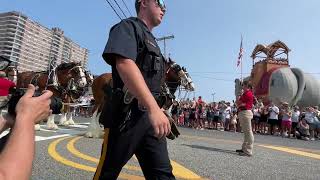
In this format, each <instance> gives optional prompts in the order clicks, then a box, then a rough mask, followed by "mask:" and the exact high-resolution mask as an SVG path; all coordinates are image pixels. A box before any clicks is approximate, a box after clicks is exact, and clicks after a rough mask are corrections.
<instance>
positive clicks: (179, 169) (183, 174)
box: [48, 137, 202, 180]
mask: <svg viewBox="0 0 320 180" xmlns="http://www.w3.org/2000/svg"><path fill="white" fill-rule="evenodd" d="M67 138H70V137H66V138H61V139H58V140H56V141H53V142H52V143H51V144H50V145H49V147H48V153H49V155H50V156H51V157H53V159H55V160H56V161H58V162H60V163H62V164H65V165H67V166H71V167H74V168H77V169H81V170H85V171H90V172H95V171H96V168H95V167H91V166H86V165H83V164H79V163H76V162H73V161H70V160H68V159H66V158H64V157H62V156H61V155H60V154H59V153H58V152H57V151H56V146H57V145H58V144H59V143H60V142H61V141H63V140H65V139H67ZM80 138H81V137H75V138H73V139H71V141H69V142H68V143H67V149H68V151H70V152H71V153H72V154H73V155H75V156H77V157H79V158H82V159H85V160H87V161H91V162H94V163H98V162H99V159H97V158H94V157H92V156H88V155H86V154H83V153H81V152H80V151H78V150H77V149H76V148H75V143H76V141H78V140H79V139H80ZM171 164H172V167H173V173H174V175H175V176H176V177H179V178H183V179H194V180H195V179H199V180H200V179H202V178H201V177H200V176H198V175H197V174H195V173H194V172H192V171H190V170H189V169H187V168H185V167H183V166H182V165H180V164H179V163H177V162H175V161H171ZM124 168H126V169H129V170H134V171H141V168H140V167H136V166H129V165H126V166H125V167H124ZM119 177H120V178H123V179H127V178H128V179H132V180H135V179H141V177H140V176H133V175H129V174H125V173H121V174H120V176H119ZM142 179H143V178H142Z"/></svg>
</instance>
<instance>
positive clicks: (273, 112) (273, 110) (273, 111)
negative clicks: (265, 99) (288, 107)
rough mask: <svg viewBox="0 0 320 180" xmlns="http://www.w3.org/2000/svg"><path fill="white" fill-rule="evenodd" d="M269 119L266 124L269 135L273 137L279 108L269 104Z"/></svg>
mask: <svg viewBox="0 0 320 180" xmlns="http://www.w3.org/2000/svg"><path fill="white" fill-rule="evenodd" d="M268 110H269V118H268V124H269V127H270V128H269V129H270V131H269V133H270V134H271V135H273V134H274V133H275V130H276V128H277V127H278V125H279V123H278V115H279V108H278V107H277V106H276V105H275V104H274V103H273V102H271V103H270V106H269V109H268Z"/></svg>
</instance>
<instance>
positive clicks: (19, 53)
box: [0, 11, 89, 72]
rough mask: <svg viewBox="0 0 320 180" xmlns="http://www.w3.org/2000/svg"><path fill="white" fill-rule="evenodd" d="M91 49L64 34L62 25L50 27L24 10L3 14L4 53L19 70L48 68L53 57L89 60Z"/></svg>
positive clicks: (1, 47)
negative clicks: (23, 11)
mask: <svg viewBox="0 0 320 180" xmlns="http://www.w3.org/2000/svg"><path fill="white" fill-rule="evenodd" d="M88 53H89V51H88V49H86V48H82V47H80V46H79V45H78V44H76V43H75V42H73V41H72V40H71V39H70V38H67V37H65V36H64V34H63V31H62V30H61V29H59V28H52V29H48V28H46V27H44V26H42V25H41V24H39V23H38V22H35V21H32V20H31V19H29V18H28V17H27V16H25V15H23V14H21V13H20V12H16V11H12V12H6V13H0V55H1V56H4V57H6V58H8V59H10V60H12V61H13V62H15V63H16V65H17V67H18V70H19V71H20V72H23V71H44V70H47V67H48V64H49V62H50V60H51V59H53V58H54V59H55V61H56V63H57V64H60V63H62V62H81V64H82V65H83V66H85V67H86V66H87V63H88Z"/></svg>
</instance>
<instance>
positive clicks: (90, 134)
mask: <svg viewBox="0 0 320 180" xmlns="http://www.w3.org/2000/svg"><path fill="white" fill-rule="evenodd" d="M84 137H86V138H93V136H92V133H91V132H87V133H86V134H85V135H84Z"/></svg>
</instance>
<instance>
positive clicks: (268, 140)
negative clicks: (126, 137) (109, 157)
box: [31, 117, 320, 180]
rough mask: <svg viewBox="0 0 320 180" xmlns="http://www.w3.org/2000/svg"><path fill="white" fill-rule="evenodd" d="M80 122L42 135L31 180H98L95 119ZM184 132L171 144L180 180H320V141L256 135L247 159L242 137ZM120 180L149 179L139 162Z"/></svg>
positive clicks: (129, 166)
mask: <svg viewBox="0 0 320 180" xmlns="http://www.w3.org/2000/svg"><path fill="white" fill-rule="evenodd" d="M75 119H76V122H77V123H80V124H78V125H77V126H74V127H61V129H59V130H58V131H48V130H42V131H39V132H37V137H36V140H37V142H36V156H35V160H34V165H33V171H32V177H31V179H34V180H43V179H45V180H61V179H66V180H87V179H92V177H93V175H94V172H95V168H96V167H97V163H98V159H99V156H100V150H101V144H102V139H88V138H85V137H83V136H81V135H82V134H83V133H84V132H85V130H86V127H87V125H88V122H89V119H87V118H79V117H75ZM43 127H44V126H43ZM180 131H181V134H182V135H181V136H180V137H179V138H178V139H176V140H174V141H171V140H168V149H169V154H170V159H171V160H172V165H173V168H174V174H175V175H176V177H177V179H215V180H229V179H230V180H233V179H237V180H238V179H244V180H250V179H252V180H260V179H261V180H268V179H270V180H271V179H272V180H275V179H279V180H280V179H281V180H283V179H290V180H291V179H297V180H302V179H303V180H306V179H310V180H311V179H314V180H319V179H320V166H319V165H320V163H319V162H320V141H312V142H311V141H308V142H307V141H302V140H296V139H288V138H281V137H276V136H261V135H256V136H255V145H254V156H253V157H241V156H238V155H237V154H236V153H235V149H238V148H239V147H240V146H241V140H242V136H243V134H242V133H232V132H220V131H213V130H202V131H201V130H193V129H188V128H180ZM119 179H130V180H135V179H144V178H143V174H142V172H141V169H140V167H139V164H138V162H137V160H136V158H135V157H133V158H132V159H131V160H130V161H129V162H128V164H127V165H126V166H125V167H124V168H123V171H122V172H121V174H120V177H119Z"/></svg>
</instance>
